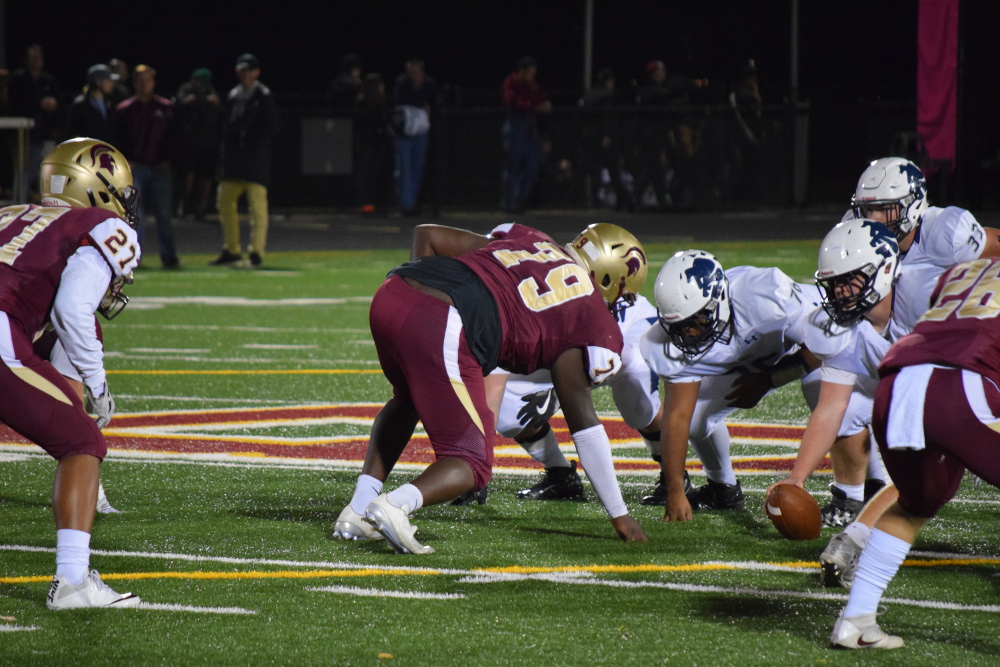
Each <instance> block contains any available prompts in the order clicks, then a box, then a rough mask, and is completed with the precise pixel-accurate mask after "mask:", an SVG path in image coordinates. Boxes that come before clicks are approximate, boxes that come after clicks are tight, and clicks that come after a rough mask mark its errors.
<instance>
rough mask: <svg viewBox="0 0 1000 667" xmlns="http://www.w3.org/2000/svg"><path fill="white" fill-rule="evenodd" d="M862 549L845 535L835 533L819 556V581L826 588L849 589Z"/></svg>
mask: <svg viewBox="0 0 1000 667" xmlns="http://www.w3.org/2000/svg"><path fill="white" fill-rule="evenodd" d="M863 549H864V547H863V546H862V545H860V544H858V543H857V542H855V541H854V540H853V539H851V536H850V535H848V534H847V533H843V532H842V533H837V534H836V535H834V536H833V538H831V539H830V543H829V544H827V545H826V548H825V549H823V553H821V554H820V555H819V580H820V583H822V584H823V585H824V586H826V587H827V588H850V587H851V584H853V583H854V574H855V572H857V569H858V559H859V558H861V551H862V550H863Z"/></svg>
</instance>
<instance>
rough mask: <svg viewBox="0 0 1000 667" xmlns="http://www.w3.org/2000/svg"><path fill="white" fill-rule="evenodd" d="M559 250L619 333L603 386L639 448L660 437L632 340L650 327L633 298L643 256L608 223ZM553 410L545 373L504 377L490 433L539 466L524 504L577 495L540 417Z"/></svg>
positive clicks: (652, 385) (654, 389) (570, 467)
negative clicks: (615, 363) (578, 269)
mask: <svg viewBox="0 0 1000 667" xmlns="http://www.w3.org/2000/svg"><path fill="white" fill-rule="evenodd" d="M566 251H567V252H568V253H569V254H570V256H571V257H573V259H574V260H576V263H577V264H579V265H580V266H582V267H583V268H584V269H586V270H587V272H588V273H590V277H591V279H593V281H594V283H595V284H596V285H597V289H598V290H600V292H601V296H602V297H604V302H605V303H606V304H607V305H608V309H609V310H610V311H611V313H612V314H613V315H614V317H615V320H616V321H617V322H618V326H619V328H620V329H621V332H622V338H623V340H624V348H623V350H622V369H621V370H620V371H619V372H618V373H615V375H614V376H613V377H612V378H611V379H610V380H608V381H607V382H606V383H605V384H607V385H610V386H611V393H612V396H613V398H614V402H615V406H616V407H617V408H618V411H619V413H620V414H621V416H622V418H623V419H624V420H625V423H626V424H628V425H629V426H630V427H632V428H634V429H636V430H637V431H639V434H640V436H641V437H642V439H643V441H644V442H646V443H647V447H651V448H652V447H655V446H656V443H658V442H659V439H660V433H659V431H660V409H661V403H660V392H659V381H658V379H657V377H656V375H655V374H654V373H652V371H650V370H649V366H647V365H646V362H645V360H643V358H642V355H641V354H640V353H639V339H640V338H641V337H642V334H644V333H645V332H646V330H647V329H649V327H650V326H651V325H652V324H654V323H655V322H656V307H655V306H653V305H652V304H651V303H650V302H649V301H648V300H647V299H646V297H644V296H642V295H641V294H639V292H640V290H642V286H643V285H644V284H645V282H646V274H647V272H648V267H647V262H646V252H645V250H644V249H643V247H642V244H641V243H639V241H638V239H636V238H635V236H633V235H632V234H630V233H629V232H628V231H627V230H625V229H623V228H622V227H619V226H618V225H613V224H609V223H598V224H594V225H590V226H589V227H587V229H585V230H584V231H583V232H581V233H580V234H579V235H578V236H577V237H576V238H575V239H573V240H572V241H571V242H570V243H569V244H567V245H566ZM558 408H559V401H558V398H557V397H556V396H555V392H554V390H553V388H552V379H551V377H550V374H549V372H548V371H544V370H543V371H538V372H536V373H534V374H532V375H530V376H523V375H512V376H510V377H508V379H507V386H506V389H505V391H504V397H503V403H502V404H501V406H500V410H499V413H498V418H497V431H498V432H500V433H501V434H502V435H504V436H505V437H508V438H513V439H514V440H515V441H516V442H517V443H518V444H520V445H521V446H522V447H524V449H525V450H526V451H527V452H528V454H530V455H531V457H532V458H533V459H535V460H536V461H538V462H539V463H541V464H542V466H543V467H544V468H545V472H544V474H543V475H542V478H541V480H539V481H538V483H537V484H535V485H534V486H532V487H531V488H528V489H522V490H521V491H518V492H517V497H518V498H521V499H528V500H564V499H573V498H582V497H583V482H582V480H581V479H580V475H579V474H578V473H577V472H576V462H575V461H574V462H573V463H572V464H570V462H569V461H568V460H567V459H566V457H565V456H564V455H563V452H562V450H561V449H560V448H559V443H558V442H557V441H556V436H555V433H553V431H552V429H551V427H550V426H549V423H548V419H549V417H551V416H552V414H553V413H554V412H555V411H556V410H557V409H558Z"/></svg>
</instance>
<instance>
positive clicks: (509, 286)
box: [457, 224, 622, 381]
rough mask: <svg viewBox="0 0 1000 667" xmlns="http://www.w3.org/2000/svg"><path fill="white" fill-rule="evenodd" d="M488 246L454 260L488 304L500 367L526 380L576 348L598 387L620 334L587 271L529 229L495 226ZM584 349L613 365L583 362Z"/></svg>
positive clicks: (593, 360) (616, 357)
mask: <svg viewBox="0 0 1000 667" xmlns="http://www.w3.org/2000/svg"><path fill="white" fill-rule="evenodd" d="M504 230H505V231H504ZM493 239H494V240H492V241H490V243H488V244H487V245H486V246H484V247H483V248H480V249H478V250H474V251H472V252H469V253H466V254H464V255H460V256H459V257H458V258H457V259H458V260H459V261H460V262H462V263H463V264H465V265H466V266H468V267H469V268H470V269H472V271H474V272H475V273H476V275H478V276H479V277H480V278H481V279H482V281H483V283H484V284H485V285H486V287H487V289H489V290H490V292H491V293H492V294H493V297H494V299H496V303H497V309H498V310H499V312H500V323H501V328H502V342H501V347H500V361H499V365H500V367H502V368H504V369H505V370H508V371H510V372H512V373H520V374H528V373H531V372H533V371H535V370H537V369H539V368H551V367H552V365H553V364H554V363H555V361H556V359H557V358H558V357H559V355H561V354H562V353H563V352H565V351H566V350H569V349H572V348H582V349H583V350H584V357H585V358H586V359H588V364H589V365H590V368H588V369H587V370H588V372H589V373H590V376H591V379H592V380H594V381H602V380H604V379H606V378H605V377H603V376H604V375H607V374H610V373H611V372H613V371H614V370H616V369H617V368H618V366H620V359H619V357H620V356H621V352H622V333H621V329H620V328H619V327H618V324H617V322H615V319H614V317H613V316H612V315H611V312H610V311H609V310H608V306H607V304H606V303H604V299H603V297H602V296H601V293H600V292H599V291H598V290H597V288H596V287H595V286H594V283H593V281H592V280H591V279H590V276H589V275H588V273H587V271H586V270H585V269H583V268H581V267H580V266H579V265H578V264H576V263H575V262H574V261H573V260H572V258H570V256H569V255H568V254H566V252H565V251H564V250H563V249H562V248H561V247H559V245H558V244H557V243H556V242H555V241H553V240H552V238H551V237H549V236H547V235H546V234H543V233H542V232H539V231H537V230H535V229H532V228H530V227H524V226H522V225H518V224H513V225H511V226H510V227H509V229H508V228H506V226H503V227H500V228H498V230H497V231H495V232H494V235H493ZM588 348H603V349H604V350H608V351H610V352H611V353H613V354H614V357H613V358H611V357H610V355H605V359H600V356H601V355H600V354H597V355H593V354H591V355H588ZM605 363H608V364H611V365H612V366H613V368H612V367H608V368H604V364H605ZM598 366H600V367H598Z"/></svg>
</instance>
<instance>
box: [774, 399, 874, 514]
mask: <svg viewBox="0 0 1000 667" xmlns="http://www.w3.org/2000/svg"><path fill="white" fill-rule="evenodd" d="M853 390H854V385H850V384H837V383H835V382H822V383H821V384H820V388H819V402H818V403H817V404H816V409H815V410H813V413H812V415H810V416H809V421H808V423H807V424H806V430H805V432H803V434H802V444H801V445H799V453H798V455H797V456H796V457H795V465H794V466H793V467H792V472H791V474H790V475H789V476H788V477H787V478H785V479H783V480H781V481H779V482H776V483H775V484H772V485H771V486H769V487H767V494H770V493H771V489H772V488H774V487H775V486H777V485H778V484H794V485H795V486H798V487H802V485H803V483H804V482H805V481H806V480H807V479H809V476H810V475H811V474H813V472H814V471H815V470H816V468H818V467H819V464H820V463H821V462H822V461H823V457H824V456H826V455H827V454H829V453H830V449H831V448H832V447H833V443H834V441H835V440H836V439H837V433H838V432H839V430H840V423H841V422H842V421H843V419H844V414H845V413H846V412H847V404H848V403H849V402H850V400H851V392H852V391H853ZM765 496H766V494H765Z"/></svg>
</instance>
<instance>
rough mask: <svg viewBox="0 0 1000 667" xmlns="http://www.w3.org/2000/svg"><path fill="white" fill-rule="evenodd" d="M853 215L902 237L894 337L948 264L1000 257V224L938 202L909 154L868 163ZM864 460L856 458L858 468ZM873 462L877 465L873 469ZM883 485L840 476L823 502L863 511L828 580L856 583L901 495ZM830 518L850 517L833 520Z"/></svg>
mask: <svg viewBox="0 0 1000 667" xmlns="http://www.w3.org/2000/svg"><path fill="white" fill-rule="evenodd" d="M852 217H867V218H871V219H873V220H875V221H878V222H881V223H883V224H885V225H886V226H887V227H888V228H889V229H890V230H891V231H892V232H893V233H894V234H895V236H896V240H897V241H898V243H899V251H900V276H899V280H898V281H897V284H896V287H895V289H894V291H893V306H892V308H893V314H892V320H893V322H892V323H891V326H892V327H893V334H892V336H893V338H892V339H893V340H895V339H897V338H899V337H901V336H903V335H905V334H907V333H909V332H910V331H912V330H913V327H914V326H915V325H916V323H917V321H918V319H919V318H920V317H921V316H922V315H923V314H924V312H925V310H926V309H927V305H928V303H930V295H931V293H932V292H933V290H934V286H935V284H936V283H937V280H938V278H940V276H941V274H942V273H944V271H945V269H947V268H948V267H950V266H952V265H954V264H958V263H960V262H966V261H972V260H975V259H977V258H989V257H997V256H1000V229H995V228H990V227H985V228H984V227H983V226H982V225H980V224H979V222H978V221H977V220H976V218H975V217H974V216H973V215H972V213H970V212H969V211H967V210H965V209H962V208H958V207H956V206H948V207H945V208H941V207H937V206H930V205H929V200H928V193H927V182H926V180H925V179H924V175H923V173H922V172H921V171H920V169H919V168H918V167H917V166H916V165H915V164H913V163H912V162H910V161H909V160H906V159H904V158H899V157H886V158H881V159H878V160H875V161H873V162H872V163H871V164H869V165H868V167H867V168H865V170H864V172H862V174H861V177H860V178H859V179H858V183H857V187H856V188H855V191H854V194H853V196H852V198H851V210H850V211H848V213H847V214H846V215H845V217H844V219H845V220H848V219H850V218H852ZM860 465H862V464H859V463H854V467H856V468H857V467H860ZM879 465H881V464H879ZM873 468H874V466H873V465H872V464H869V470H872V469H873ZM878 486H880V485H879V484H878V483H875V484H872V480H871V479H869V481H868V482H866V483H865V486H864V495H863V496H862V487H860V486H855V487H854V488H851V487H849V486H844V485H841V484H839V483H838V481H837V480H835V482H834V485H833V486H832V487H831V489H830V490H831V492H832V494H833V500H832V501H831V503H830V504H829V505H827V506H826V507H824V508H823V510H824V522H825V523H827V524H828V525H840V526H843V525H846V524H847V523H850V522H851V521H852V520H853V519H854V518H855V517H856V516H857V517H858V520H856V521H854V522H853V523H851V524H850V525H849V526H848V527H847V529H846V530H845V531H843V532H841V533H838V534H837V535H834V536H833V537H832V538H831V540H830V543H829V545H828V546H827V547H826V548H825V549H824V550H823V553H822V554H821V555H820V564H821V566H822V572H823V577H822V581H823V583H824V584H825V585H827V586H844V587H848V588H849V587H850V585H851V581H852V579H853V572H854V568H855V567H856V566H857V558H858V555H859V554H860V553H861V549H863V548H864V545H865V543H866V542H867V540H868V535H869V533H870V529H871V526H872V525H874V522H875V520H876V519H877V518H878V516H879V515H880V514H881V513H882V511H883V510H884V509H885V508H886V507H888V506H889V504H891V503H892V502H893V501H894V500H895V498H896V491H895V488H894V487H893V486H892V485H890V486H889V487H888V488H886V489H884V490H883V491H882V492H881V493H879V494H878V499H877V501H875V500H873V499H872V496H873V495H874V494H873V493H872V491H871V490H872V489H873V488H875V489H877V487H878ZM865 503H868V504H867V505H865ZM862 508H864V509H862ZM859 512H860V514H859ZM830 517H834V518H835V519H836V518H838V517H842V519H841V520H834V521H830V520H829V519H830Z"/></svg>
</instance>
